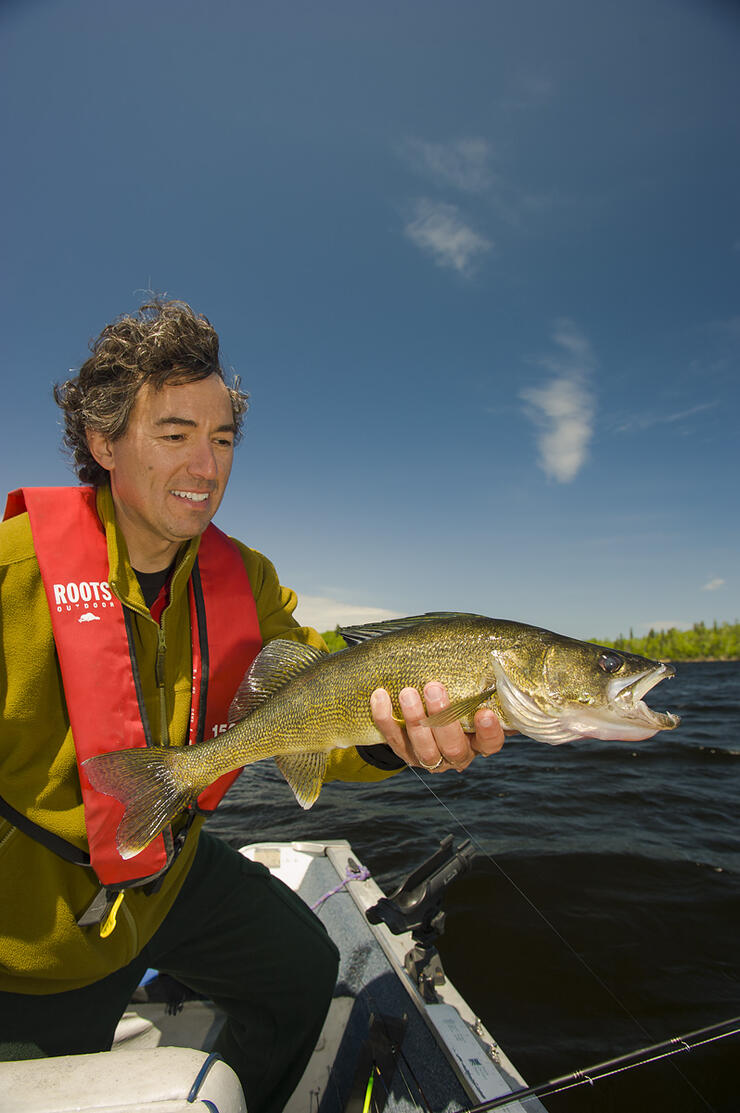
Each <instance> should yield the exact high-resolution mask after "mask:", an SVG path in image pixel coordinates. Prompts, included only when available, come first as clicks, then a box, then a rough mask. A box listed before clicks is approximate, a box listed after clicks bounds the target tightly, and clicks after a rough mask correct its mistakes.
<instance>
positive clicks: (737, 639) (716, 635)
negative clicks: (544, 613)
mask: <svg viewBox="0 0 740 1113" xmlns="http://www.w3.org/2000/svg"><path fill="white" fill-rule="evenodd" d="M590 640H591V641H593V642H596V643H597V644H598V645H606V646H609V647H610V648H611V649H624V650H626V651H627V652H628V653H639V654H641V655H642V656H643V657H654V658H658V659H659V660H668V661H729V660H737V659H738V658H740V623H739V622H734V623H730V622H721V623H719V622H714V623H713V624H712V625H711V626H706V625H705V624H704V623H703V622H695V623H694V625H693V626H692V627H691V629H690V630H677V629H676V628H675V627H671V628H670V629H669V630H650V632H649V633H648V634H646V635H645V637H644V638H636V637H634V635H633V633H632V631H631V630H630V633H629V637H626V638H625V637H624V636H623V635H622V634H620V635H619V637H618V638H617V639H616V640H615V641H607V640H606V639H601V638H591V639H590Z"/></svg>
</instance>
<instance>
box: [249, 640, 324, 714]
mask: <svg viewBox="0 0 740 1113" xmlns="http://www.w3.org/2000/svg"><path fill="white" fill-rule="evenodd" d="M327 656H328V654H327V652H326V650H325V649H315V648H314V646H312V645H303V644H302V643H301V642H294V641H289V640H288V638H275V639H274V641H271V642H268V643H267V645H266V646H265V647H264V649H263V650H262V651H261V652H260V653H258V654H257V656H256V657H255V659H254V661H253V662H252V664H251V665H250V667H249V669H248V670H247V672H246V674H245V676H244V679H243V680H242V682H241V684H240V685H239V688H238V689H237V693H236V695H235V696H234V699H233V701H232V704H231V707H230V708H229V721H230V722H232V723H238V722H240V721H241V720H242V719H245V718H246V717H247V715H250V714H251V713H252V711H254V710H255V708H257V707H259V706H260V704H261V703H264V702H265V700H266V699H268V697H269V696H271V695H273V694H274V693H275V692H277V690H278V688H282V687H283V685H284V684H287V683H288V681H289V680H292V679H293V677H294V676H298V674H299V673H301V672H303V671H304V669H307V668H308V666H309V665H313V664H315V663H316V661H320V660H321V659H322V658H323V657H327Z"/></svg>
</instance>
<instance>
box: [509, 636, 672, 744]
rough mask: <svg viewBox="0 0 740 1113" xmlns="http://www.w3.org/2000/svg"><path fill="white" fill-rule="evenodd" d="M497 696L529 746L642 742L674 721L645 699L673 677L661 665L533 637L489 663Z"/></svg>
mask: <svg viewBox="0 0 740 1113" xmlns="http://www.w3.org/2000/svg"><path fill="white" fill-rule="evenodd" d="M495 658H496V659H495V663H494V670H495V672H496V691H497V695H498V698H499V701H500V703H501V705H502V707H503V708H504V711H505V713H506V716H507V718H508V719H509V720H510V721H511V722H512V725H514V726H516V727H517V728H518V729H519V730H521V731H522V732H523V733H525V734H527V735H529V737H531V738H538V739H540V740H542V741H544V742H550V743H552V744H557V743H560V742H568V741H571V740H573V739H576V738H601V739H608V740H624V741H632V742H637V741H642V740H644V739H646V738H652V736H653V735H654V734H657V732H658V731H661V730H673V729H674V728H675V727H677V726H678V724H679V722H680V719H679V718H678V716H677V715H673V714H671V713H670V712H660V711H653V710H652V708H650V707H648V705H647V704H646V703H645V702H644V697H645V696H646V695H647V693H648V692H649V691H650V690H651V689H652V688H654V687H655V685H656V684H658V683H659V682H660V681H661V680H664V679H667V678H669V677H672V676H674V675H675V669H674V668H673V666H672V665H670V664H668V663H666V662H665V661H653V660H650V659H649V658H647V657H640V656H639V655H638V654H635V653H626V652H624V651H623V650H617V649H609V648H607V647H606V646H600V645H594V644H592V643H590V642H581V641H577V640H575V639H573V638H567V637H564V636H562V635H559V634H553V633H550V632H549V631H544V630H541V631H536V632H535V631H532V632H531V633H529V634H527V635H526V636H525V637H524V638H522V639H521V641H520V642H519V643H518V644H516V645H515V646H514V647H512V648H511V649H510V650H509V651H507V652H505V653H498V654H496V655H495Z"/></svg>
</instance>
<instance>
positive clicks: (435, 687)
mask: <svg viewBox="0 0 740 1113" xmlns="http://www.w3.org/2000/svg"><path fill="white" fill-rule="evenodd" d="M442 691H443V689H442V685H441V684H437V683H436V681H434V680H432V681H431V682H430V683H429V684H427V686H426V688H425V689H424V695H425V696H426V697H427V699H434V700H436V699H441V698H442Z"/></svg>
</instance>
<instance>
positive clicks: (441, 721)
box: [420, 684, 496, 727]
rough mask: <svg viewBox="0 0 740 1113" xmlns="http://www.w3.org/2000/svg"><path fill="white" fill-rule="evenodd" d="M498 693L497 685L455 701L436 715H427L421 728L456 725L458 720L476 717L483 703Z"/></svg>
mask: <svg viewBox="0 0 740 1113" xmlns="http://www.w3.org/2000/svg"><path fill="white" fill-rule="evenodd" d="M495 691H496V685H495V684H494V685H493V686H492V687H491V688H484V689H483V691H482V692H476V693H475V695H474V696H466V697H465V698H464V699H458V700H455V702H454V703H451V704H450V705H449V707H443V708H442V710H441V711H435V713H434V715H427V717H426V719H422V720H421V723H420V726H425V727H443V726H446V725H447V723H455V722H457V720H458V719H467V718H468V717H470V718H471V719H472V717H473V716H474V715H475V713H476V711H477V710H478V708H479V707H480V706H481V704H482V703H485V701H486V700H487V699H490V697H491V696H492V695H493V693H494V692H495Z"/></svg>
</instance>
